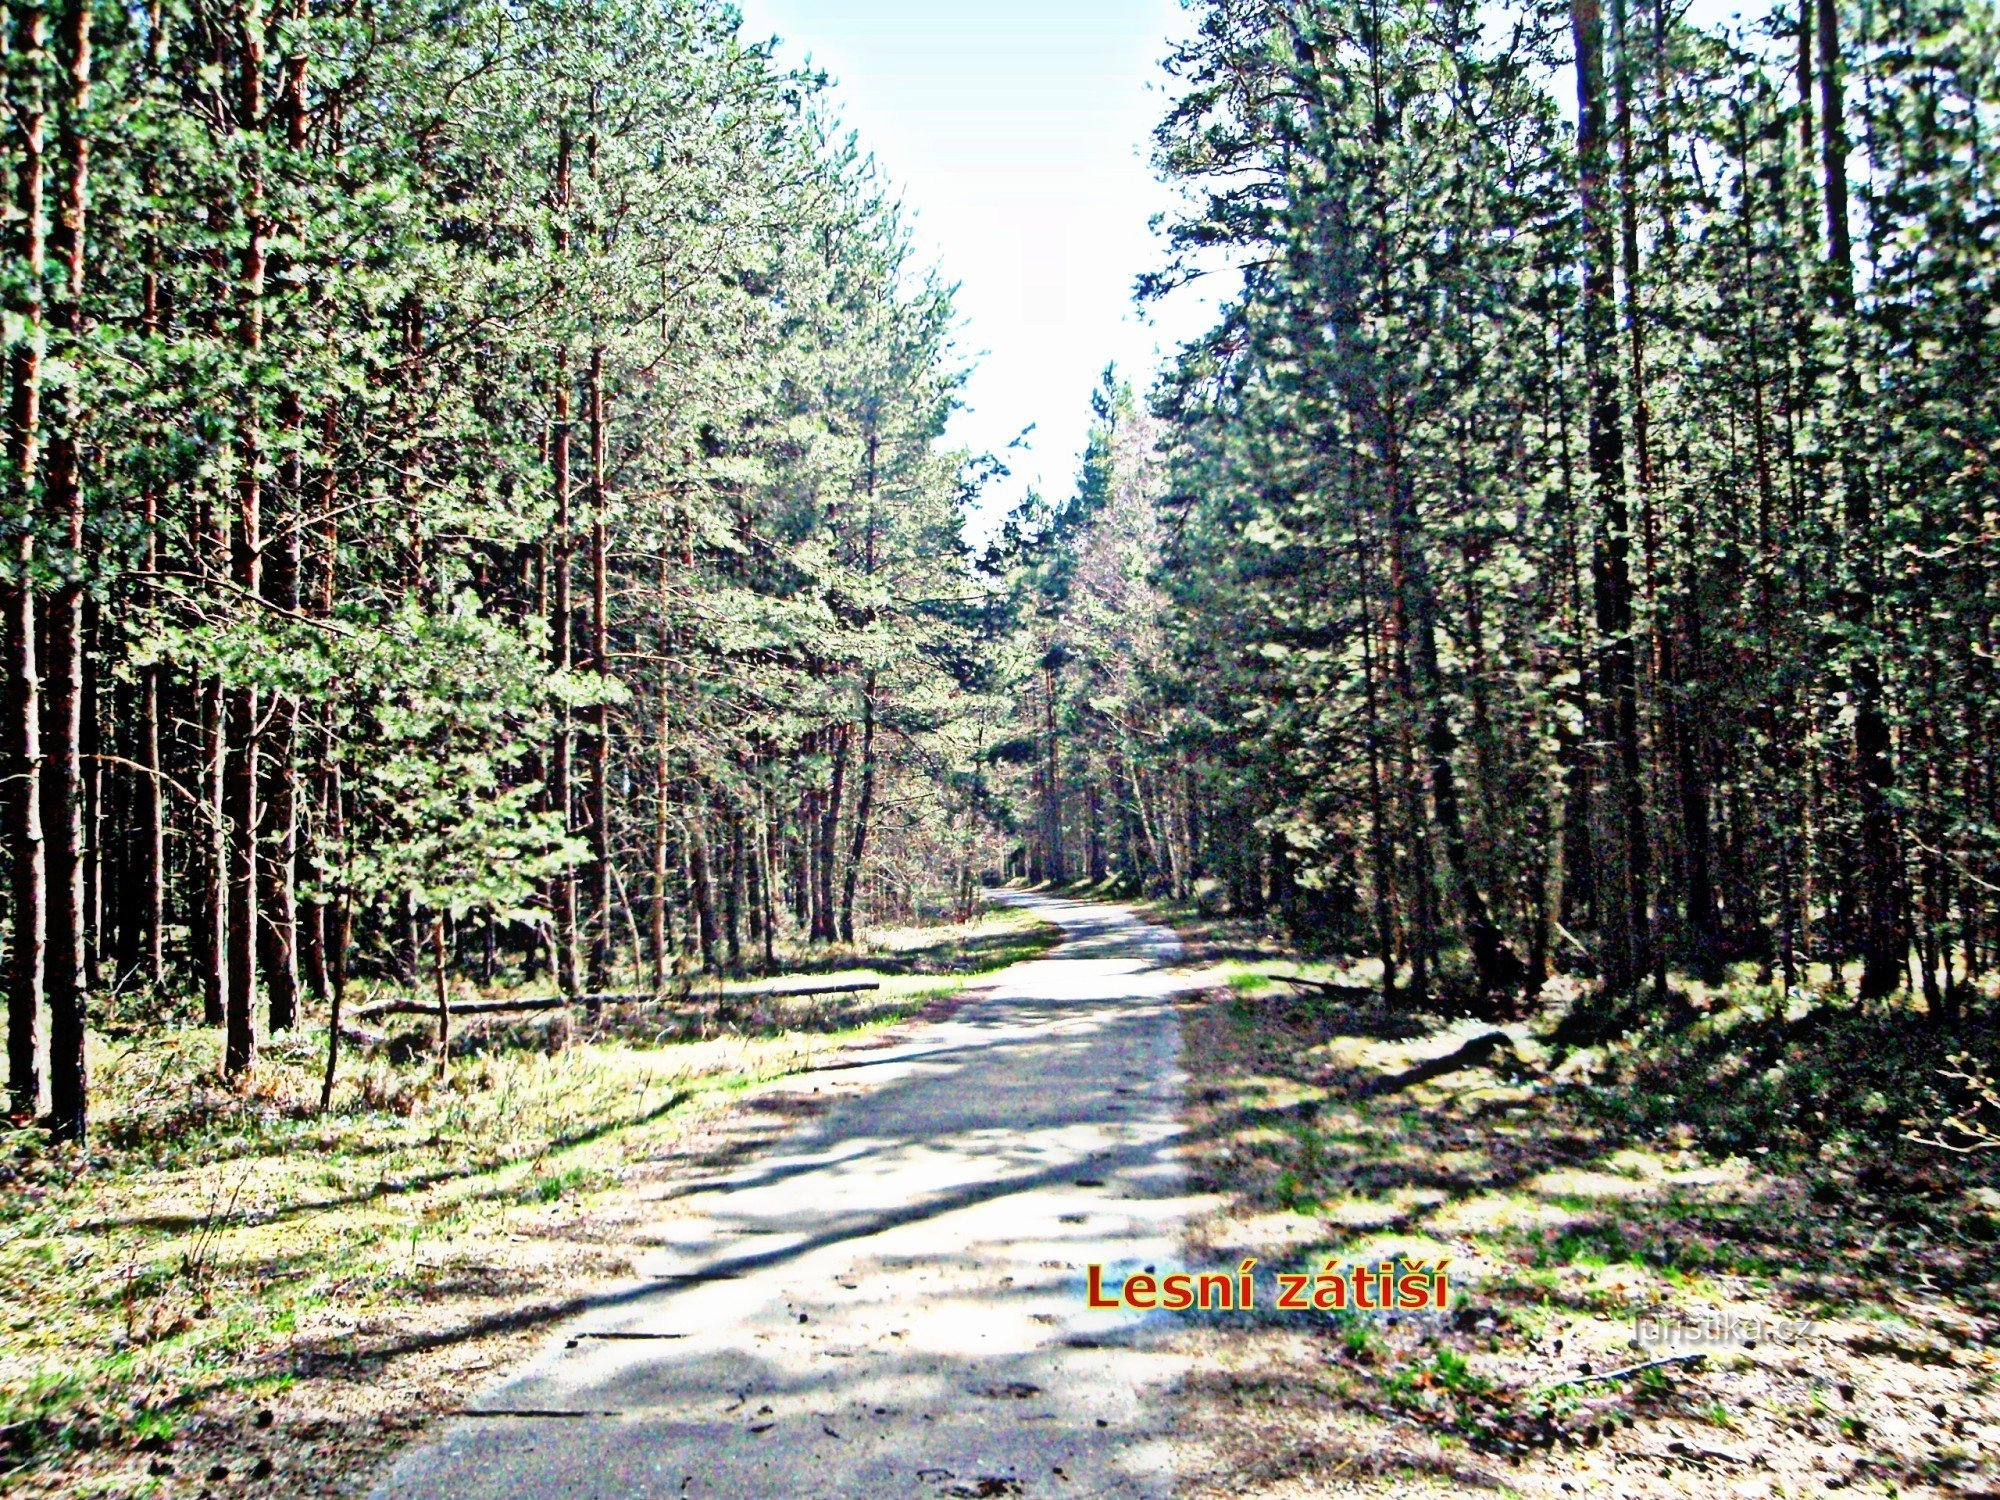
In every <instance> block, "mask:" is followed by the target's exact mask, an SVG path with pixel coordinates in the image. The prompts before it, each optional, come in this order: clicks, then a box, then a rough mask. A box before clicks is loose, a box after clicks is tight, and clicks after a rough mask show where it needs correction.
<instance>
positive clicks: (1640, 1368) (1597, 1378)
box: [1549, 1349, 1708, 1391]
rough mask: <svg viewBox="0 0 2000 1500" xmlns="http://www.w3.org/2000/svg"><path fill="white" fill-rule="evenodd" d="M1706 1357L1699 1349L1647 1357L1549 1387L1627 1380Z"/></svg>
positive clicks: (1564, 1387) (1561, 1387) (1556, 1387)
mask: <svg viewBox="0 0 2000 1500" xmlns="http://www.w3.org/2000/svg"><path fill="white" fill-rule="evenodd" d="M1707 1358H1708V1355H1707V1353H1706V1352H1705V1351H1703V1350H1700V1349H1697V1350H1695V1352H1694V1353H1692V1354H1669V1355H1667V1356H1666V1357H1665V1358H1664V1359H1649V1360H1646V1361H1645V1362H1644V1363H1642V1364H1636V1365H1626V1366H1625V1367H1624V1368H1623V1369H1622V1370H1606V1371H1605V1372H1604V1373H1603V1374H1602V1375H1578V1376H1575V1377H1573V1378H1572V1379H1569V1380H1558V1381H1557V1382H1556V1383H1555V1384H1554V1385H1552V1386H1550V1387H1549V1389H1550V1390H1552V1391H1560V1390H1566V1389H1567V1388H1569V1387H1570V1386H1573V1385H1597V1384H1598V1383H1600V1382H1602V1381H1606V1380H1628V1379H1630V1378H1631V1377H1632V1376H1634V1375H1643V1374H1645V1373H1646V1371H1648V1370H1659V1369H1664V1368H1665V1367H1666V1366H1668V1365H1698V1364H1701V1363H1703V1362H1704V1361H1705V1360H1706V1359H1707Z"/></svg>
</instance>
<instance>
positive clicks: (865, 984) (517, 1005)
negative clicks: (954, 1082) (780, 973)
mask: <svg viewBox="0 0 2000 1500" xmlns="http://www.w3.org/2000/svg"><path fill="white" fill-rule="evenodd" d="M881 988H882V983H881V981H880V980H876V979H869V980H862V981H858V982H854V983H847V984H809V985H802V986H798V987H795V988H791V989H756V990H725V991H723V992H722V993H720V994H711V995H710V996H709V998H711V999H716V1000H722V1001H731V1000H786V999H792V998H794V997H796V996H801V995H854V994H859V993H861V992H862V991H864V990H879V989H881ZM661 998H663V997H662V996H659V995H655V994H653V993H651V992H650V991H647V992H640V993H635V994H607V995H578V996H576V997H575V998H574V999H570V1000H565V999H563V997H562V996H560V995H553V996H548V997H545V998H541V999H535V1000H467V1001H463V1002H460V1003H457V1004H454V1005H453V1006H452V1008H451V1013H452V1014H453V1015H454V1016H499V1015H514V1014H525V1013H527V1012H531V1011H544V1010H562V1009H563V1008H564V1007H565V1006H578V1005H581V1006H586V1007H590V1008H592V1009H595V1008H596V1007H598V1006H603V1005H646V1004H650V1003H651V1002H653V1001H656V1000H659V999H661ZM436 1014H437V1002H436V1001H434V1000H382V1001H378V1002H377V1003H376V1004H374V1005H369V1006H364V1007H363V1008H362V1009H360V1010H357V1011H355V1012H353V1015H354V1018H355V1019H356V1020H361V1021H372V1020H374V1019H375V1018H376V1017H378V1016H434V1015H436Z"/></svg>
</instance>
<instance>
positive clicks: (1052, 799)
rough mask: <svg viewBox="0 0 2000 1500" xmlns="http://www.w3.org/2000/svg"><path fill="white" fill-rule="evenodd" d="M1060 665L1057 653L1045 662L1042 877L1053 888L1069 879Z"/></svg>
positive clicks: (1043, 666)
mask: <svg viewBox="0 0 2000 1500" xmlns="http://www.w3.org/2000/svg"><path fill="white" fill-rule="evenodd" d="M1059 670H1060V664H1059V663H1058V662H1057V661H1056V659H1055V657H1054V655H1053V653H1051V655H1050V657H1049V658H1048V659H1046V660H1044V661H1043V663H1042V690H1043V693H1044V698H1043V703H1044V706H1045V708H1046V710H1047V724H1046V730H1047V734H1048V769H1047V770H1045V771H1044V772H1043V773H1042V818H1043V826H1044V828H1045V829H1046V832H1045V833H1044V835H1043V839H1044V843H1045V844H1046V846H1047V851H1046V854H1045V855H1044V859H1043V867H1042V875H1043V878H1044V879H1046V880H1047V881H1048V882H1049V884H1051V885H1061V884H1062V883H1063V882H1064V881H1066V880H1068V879H1069V867H1068V864H1067V862H1066V861H1065V859H1064V857H1063V791H1062V731H1061V729H1060V728H1059V727H1058V726H1057V723H1056V674H1057V672H1058V671H1059Z"/></svg>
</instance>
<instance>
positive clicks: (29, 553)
mask: <svg viewBox="0 0 2000 1500" xmlns="http://www.w3.org/2000/svg"><path fill="white" fill-rule="evenodd" d="M12 10H13V14H12V16H11V17H10V22H11V25H10V30H11V32H12V36H11V38H10V41H11V47H10V55H9V57H8V63H9V65H10V72H11V73H12V74H13V77H12V78H11V79H10V80H9V84H10V88H9V92H10V94H11V95H12V96H13V97H11V98H10V100H9V103H10V104H11V105H12V107H13V111H14V115H15V133H16V140H17V146H16V150H17V153H18V154H17V156H16V159H15V162H14V164H13V165H14V192H15V206H16V211H17V216H16V219H15V222H14V223H13V225H11V226H9V228H10V233H9V239H10V240H11V241H12V243H11V244H10V246H9V250H10V253H11V254H12V255H13V257H14V259H15V260H16V261H17V262H18V264H19V265H20V267H21V273H20V275H19V280H18V283H17V285H18V286H19V291H18V292H17V293H15V294H14V296H15V297H16V298H17V299H18V300H15V301H14V302H13V305H12V306H10V308H9V311H10V312H11V313H13V314H15V315H17V316H18V317H19V318H20V320H21V323H20V328H19V329H18V331H13V330H10V332H12V339H11V347H10V348H9V349H8V357H7V366H8V369H7V374H8V384H9V391H8V411H7V418H8V420H7V498H6V506H7V508H6V513H5V515H4V516H0V520H3V521H4V522H5V525H6V528H7V532H8V536H7V550H8V558H7V562H8V571H9V573H10V574H12V576H13V581H12V582H11V583H7V584H4V585H0V609H4V611H5V616H6V618H5V622H4V628H5V635H6V640H5V650H6V665H5V673H6V676H5V682H4V689H5V697H4V701H0V709H4V710H5V711H4V713H0V721H4V723H5V725H6V728H5V733H6V736H7V742H6V745H5V747H4V760H0V799H4V800H0V808H4V812H5V817H6V828H5V838H6V843H7V853H8V863H9V865H10V867H11V871H12V880H11V888H10V890H9V899H8V907H9V915H10V917H11V918H12V922H13V932H12V937H11V941H10V942H9V944H8V954H9V964H8V973H7V1080H8V1092H9V1096H10V1099H11V1102H12V1107H13V1109H14V1112H15V1113H16V1114H22V1115H33V1114H36V1113H38V1112H39V1111H40V1109H41V1107H42V1084H43V1078H42V1069H41V1055H40V1054H41V1049H42V1014H41V1008H42V998H43V992H44V976H45V972H46V970H45V957H46V949H45V941H46V933H47V930H48V929H47V885H46V865H45V863H44V854H45V850H44V840H43V836H42V800H41V778H42V741H41V718H42V703H41V675H40V671H39V666H38V660H37V652H36V621H35V613H36V611H35V590H34V585H33V582H32V570H33V567H34V556H35V542H34V537H35V530H34V511H35V503H36V490H37V480H38V479H39V476H40V469H41V443H42V362H43V351H44V347H45V341H46V339H47V330H46V328H45V327H44V324H43V305H42V282H43V277H44V275H45V271H46V266H47V256H48V251H47V236H48V223H47V214H46V209H45V205H44V193H45V182H46V178H47V173H48V166H47V161H46V157H45V152H44V143H45V141H46V138H47V137H46V123H45V121H46V104H45V101H44V98H43V70H44V68H45V65H46V56H47V46H48V21H47V16H46V14H45V12H44V11H43V8H42V5H41V4H40V3H39V0H17V3H16V4H15V5H14V6H13V7H12Z"/></svg>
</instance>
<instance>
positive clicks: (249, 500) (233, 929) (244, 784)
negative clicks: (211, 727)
mask: <svg viewBox="0 0 2000 1500" xmlns="http://www.w3.org/2000/svg"><path fill="white" fill-rule="evenodd" d="M240 20H241V33H242V34H241V37H240V45H241V48H242V69H241V75H240V89H239V96H238V104H237V124H238V126H239V129H240V130H241V132H242V136H243V141H244V144H243V145H242V147H241V149H242V152H243V167H242V191H243V217H244V228H245V230H246V236H245V243H244V247H243V261H242V268H241V269H242V287H241V292H240V298H241V305H240V317H239V322H238V344H239V347H240V348H241V349H242V352H243V357H244V361H245V363H246V364H247V365H249V366H250V367H252V368H253V369H254V368H255V367H256V366H257V365H258V364H260V363H261V362H262V359H263V352H264V275H265V269H266V257H267V250H266V244H265V236H266V233H267V232H268V225H267V224H266V222H265V219H264V183H263V166H262V163H261V161H260V159H259V156H258V150H257V146H256V139H257V137H258V134H259V132H260V131H261V129H262V127H263V121H264V14H263V7H262V5H261V3H260V0H245V3H244V5H243V6H242V10H241V16H240ZM256 406H257V403H256V397H255V395H254V393H252V392H246V393H245V395H244V398H243V402H242V408H241V412H240V414H239V416H238V418H237V427H236V448H237V451H236V463H237V480H236V515H235V520H234V524H233V525H232V527H231V531H230V575H231V581H232V582H233V583H234V584H235V585H236V590H237V597H238V599H239V600H240V601H241V606H240V607H242V608H243V609H245V610H251V609H254V608H255V606H254V604H253V603H252V602H251V601H254V600H256V599H258V598H260V597H261V596H262V593H263V571H264V570H263V551H264V538H263V522H262V516H261V509H262V505H263V473H262V468H263V462H264V455H263V433H262V431H261V430H260V428H259V425H258V420H257V410H256ZM226 705H227V706H226V710H225V713H224V725H225V728H224V769H223V782H222V786H223V803H224V816H225V820H226V822H227V824H228V829H229V849H230V853H229V871H228V886H229V900H228V908H229V922H228V929H229V997H228V1002H227V1007H226V1011H225V1016H226V1022H225V1030H226V1033H227V1035H226V1038H225V1042H224V1048H223V1057H224V1063H223V1066H224V1071H225V1072H227V1073H228V1074H229V1075H230V1076H231V1077H238V1076H240V1075H242V1074H245V1073H248V1072H249V1071H250V1069H251V1068H252V1067H254V1066H255V1064H256V1060H257V1028H256V1005H257V982H258V974H257V926H258V918H257V895H258V878H257V863H258V858H257V836H258V827H259V821H260V816H259V808H258V800H259V799H258V785H257V783H258V779H259V778H258V753H259V748H260V747H259V744H258V729H259V725H258V718H259V713H260V704H259V695H258V692H257V689H256V688H254V687H250V686H247V685H244V686H237V687H234V688H231V689H230V690H229V692H228V693H227V694H226Z"/></svg>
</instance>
